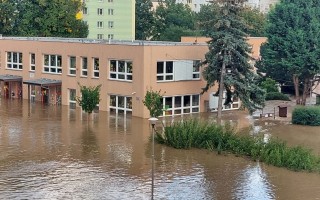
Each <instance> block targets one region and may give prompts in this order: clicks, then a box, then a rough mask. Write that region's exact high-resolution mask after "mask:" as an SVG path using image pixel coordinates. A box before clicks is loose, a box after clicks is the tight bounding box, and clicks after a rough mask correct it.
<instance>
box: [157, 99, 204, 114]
mask: <svg viewBox="0 0 320 200" xmlns="http://www.w3.org/2000/svg"><path fill="white" fill-rule="evenodd" d="M162 103H163V107H164V113H163V115H164V116H165V115H181V114H189V113H199V112H200V107H199V106H200V95H199V94H194V95H183V96H173V97H163V99H162Z"/></svg>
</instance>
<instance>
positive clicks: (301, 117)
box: [292, 106, 320, 126]
mask: <svg viewBox="0 0 320 200" xmlns="http://www.w3.org/2000/svg"><path fill="white" fill-rule="evenodd" d="M292 123H293V124H301V125H309V126H320V106H303V107H297V108H295V109H294V110H293V112H292Z"/></svg>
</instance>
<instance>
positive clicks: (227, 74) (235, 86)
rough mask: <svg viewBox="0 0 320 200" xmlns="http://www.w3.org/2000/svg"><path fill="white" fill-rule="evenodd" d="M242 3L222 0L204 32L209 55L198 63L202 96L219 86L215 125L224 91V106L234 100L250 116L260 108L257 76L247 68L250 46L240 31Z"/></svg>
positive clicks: (242, 24)
mask: <svg viewBox="0 0 320 200" xmlns="http://www.w3.org/2000/svg"><path fill="white" fill-rule="evenodd" d="M242 3H243V1H240V0H239V1H237V2H235V1H233V0H225V1H223V2H222V3H221V4H220V5H221V6H220V7H219V9H218V11H219V15H218V16H217V18H216V20H215V21H214V22H210V23H213V24H214V26H213V27H212V31H211V32H208V34H209V36H210V38H211V40H210V41H209V42H208V45H209V52H207V53H206V55H205V61H204V62H203V63H202V64H203V65H204V66H205V68H204V71H203V76H204V78H205V80H206V81H207V84H206V86H205V87H204V88H203V92H206V91H208V89H209V88H210V87H212V86H214V85H215V84H216V83H217V84H218V85H219V90H218V94H219V101H218V116H217V117H218V122H220V121H221V115H222V113H221V111H222V97H223V93H224V91H225V90H226V94H227V98H226V101H225V102H224V104H225V105H226V104H229V103H231V99H232V96H238V97H239V98H240V99H241V101H242V104H243V106H244V107H245V108H247V109H248V110H249V111H250V112H252V111H254V110H255V109H257V108H261V107H262V106H263V105H264V94H265V92H264V91H263V90H262V89H261V88H259V86H258V85H257V77H258V75H257V74H255V73H254V71H253V67H252V66H251V65H250V64H249V62H248V61H249V60H250V59H251V57H250V55H249V53H250V46H249V44H248V43H247V41H246V36H247V35H246V34H245V33H244V32H243V31H242V30H243V28H244V26H245V25H244V23H243V21H242V20H241V17H240V16H239V11H240V9H241V6H242Z"/></svg>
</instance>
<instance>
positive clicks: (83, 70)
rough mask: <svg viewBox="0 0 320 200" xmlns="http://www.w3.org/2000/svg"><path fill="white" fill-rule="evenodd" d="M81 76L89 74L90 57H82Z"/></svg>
mask: <svg viewBox="0 0 320 200" xmlns="http://www.w3.org/2000/svg"><path fill="white" fill-rule="evenodd" d="M81 76H84V77H87V76H88V58H87V57H81Z"/></svg>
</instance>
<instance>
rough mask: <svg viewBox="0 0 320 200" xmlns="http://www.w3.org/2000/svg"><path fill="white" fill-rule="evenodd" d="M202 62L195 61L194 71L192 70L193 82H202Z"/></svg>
mask: <svg viewBox="0 0 320 200" xmlns="http://www.w3.org/2000/svg"><path fill="white" fill-rule="evenodd" d="M200 62H201V60H194V61H193V70H192V79H193V80H200V76H201V74H200Z"/></svg>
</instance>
